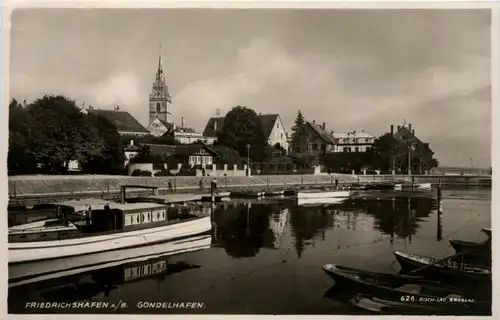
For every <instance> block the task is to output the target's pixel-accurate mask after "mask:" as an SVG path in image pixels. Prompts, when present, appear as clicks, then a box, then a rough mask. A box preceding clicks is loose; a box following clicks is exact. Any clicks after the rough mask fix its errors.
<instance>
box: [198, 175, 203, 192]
mask: <svg viewBox="0 0 500 320" xmlns="http://www.w3.org/2000/svg"><path fill="white" fill-rule="evenodd" d="M199 185H200V191H201V192H203V178H200V182H199Z"/></svg>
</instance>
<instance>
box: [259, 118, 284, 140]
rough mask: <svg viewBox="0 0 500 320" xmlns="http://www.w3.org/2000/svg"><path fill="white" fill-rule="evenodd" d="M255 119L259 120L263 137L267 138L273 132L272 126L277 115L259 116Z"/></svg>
mask: <svg viewBox="0 0 500 320" xmlns="http://www.w3.org/2000/svg"><path fill="white" fill-rule="evenodd" d="M257 117H258V118H259V120H260V123H261V126H262V132H263V133H264V136H265V137H266V138H268V137H269V136H270V135H271V132H272V131H273V128H274V124H275V123H276V120H278V117H279V114H259V115H258V116H257Z"/></svg>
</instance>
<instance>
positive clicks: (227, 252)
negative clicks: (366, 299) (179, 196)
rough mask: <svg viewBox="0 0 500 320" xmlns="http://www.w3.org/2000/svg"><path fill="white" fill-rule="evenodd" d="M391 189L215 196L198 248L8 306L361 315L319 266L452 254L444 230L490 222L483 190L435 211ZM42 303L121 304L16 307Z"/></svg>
mask: <svg viewBox="0 0 500 320" xmlns="http://www.w3.org/2000/svg"><path fill="white" fill-rule="evenodd" d="M393 196H394V195H387V196H380V197H379V199H377V198H376V197H372V198H371V199H350V200H347V201H346V202H344V203H340V204H335V205H321V206H311V207H298V206H296V204H295V203H294V201H293V200H286V199H281V200H264V201H262V200H261V201H240V202H230V203H224V204H217V205H216V206H215V208H214V210H213V225H214V228H213V230H212V231H213V232H212V233H213V234H212V236H211V239H210V238H207V239H208V244H210V242H211V244H210V245H209V246H208V248H206V249H202V250H199V251H196V252H188V253H182V254H177V255H170V256H163V257H157V258H155V259H154V260H147V261H140V262H135V263H129V264H125V265H119V264H118V265H116V266H113V267H110V268H100V267H95V268H94V269H95V270H91V271H87V272H84V273H78V272H77V273H76V274H74V275H71V276H66V277H65V276H58V277H57V278H55V279H50V280H45V281H39V282H35V283H31V284H26V285H22V286H17V287H13V288H10V289H9V296H8V308H9V313H82V312H83V313H84V312H88V313H145V314H154V313H157V314H162V313H190V314H248V313H250V314H362V313H361V312H360V311H358V310H353V309H352V308H351V307H348V306H346V305H345V304H343V303H342V302H340V301H335V300H332V299H328V298H325V297H324V294H325V293H326V292H327V291H328V290H329V289H331V288H332V286H333V284H334V282H333V280H331V278H329V277H328V276H327V275H326V274H324V272H323V271H322V269H321V267H322V266H323V265H324V264H327V263H335V264H339V265H344V266H350V267H354V268H362V269H367V270H371V271H380V272H391V273H394V272H397V271H398V268H399V266H398V264H397V263H395V262H394V260H395V259H394V256H393V252H394V251H396V250H401V251H407V252H412V253H417V254H423V255H429V256H435V257H444V256H446V255H450V254H453V249H452V248H450V247H449V244H448V241H447V240H448V239H449V238H455V239H462V240H470V241H480V240H483V239H485V238H486V236H485V235H484V234H482V233H481V232H480V230H481V228H483V227H491V220H490V212H491V190H487V189H486V190H485V189H467V190H446V191H445V192H444V193H443V198H444V200H443V214H442V216H441V217H440V218H439V219H438V213H437V203H436V199H433V198H430V197H429V198H428V197H412V198H409V197H396V198H393ZM189 245H190V244H188V245H187V247H189ZM42 301H52V302H54V301H57V302H60V301H102V302H109V303H110V304H116V303H118V302H120V303H126V305H127V306H126V307H124V308H116V310H115V308H109V307H108V308H101V309H96V308H86V309H82V308H79V309H70V308H63V309H61V308H42V309H40V308H26V303H27V302H42ZM140 302H194V303H200V304H199V305H197V308H139V305H140ZM122 305H123V304H122ZM170 306H174V305H172V304H171V305H170Z"/></svg>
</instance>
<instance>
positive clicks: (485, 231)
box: [481, 228, 491, 238]
mask: <svg viewBox="0 0 500 320" xmlns="http://www.w3.org/2000/svg"><path fill="white" fill-rule="evenodd" d="M481 231H482V232H484V233H485V234H486V235H487V236H488V237H490V238H491V229H490V228H482V229H481Z"/></svg>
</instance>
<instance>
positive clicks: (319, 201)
mask: <svg viewBox="0 0 500 320" xmlns="http://www.w3.org/2000/svg"><path fill="white" fill-rule="evenodd" d="M345 200H346V198H305V199H297V205H299V206H315V205H328V204H337V203H342V202H344V201H345Z"/></svg>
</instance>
